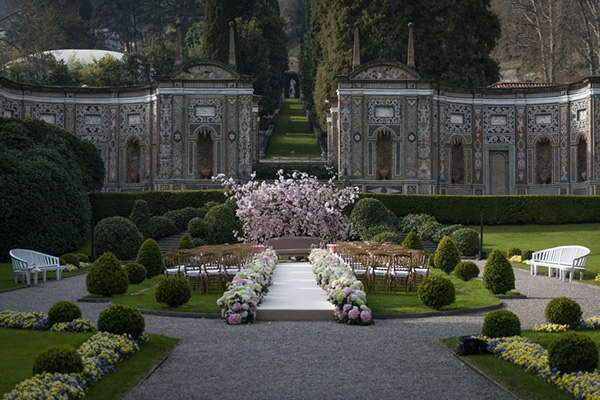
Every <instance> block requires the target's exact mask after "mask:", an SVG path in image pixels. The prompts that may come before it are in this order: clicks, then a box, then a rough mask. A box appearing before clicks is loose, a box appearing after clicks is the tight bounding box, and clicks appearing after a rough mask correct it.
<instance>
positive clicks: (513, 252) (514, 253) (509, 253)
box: [506, 247, 522, 258]
mask: <svg viewBox="0 0 600 400" xmlns="http://www.w3.org/2000/svg"><path fill="white" fill-rule="evenodd" d="M521 254H522V252H521V249H519V248H518V247H513V248H511V249H508V251H507V252H506V258H511V257H512V256H520V255H521Z"/></svg>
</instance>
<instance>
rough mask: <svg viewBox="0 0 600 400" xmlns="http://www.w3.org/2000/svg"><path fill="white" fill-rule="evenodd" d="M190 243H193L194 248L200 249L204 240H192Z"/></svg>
mask: <svg viewBox="0 0 600 400" xmlns="http://www.w3.org/2000/svg"><path fill="white" fill-rule="evenodd" d="M192 242H193V243H194V247H200V246H204V245H205V244H206V243H204V240H202V239H200V238H192Z"/></svg>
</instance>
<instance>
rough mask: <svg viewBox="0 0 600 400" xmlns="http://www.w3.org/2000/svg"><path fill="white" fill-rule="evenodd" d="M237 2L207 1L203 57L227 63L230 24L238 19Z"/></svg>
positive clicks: (203, 33)
mask: <svg viewBox="0 0 600 400" xmlns="http://www.w3.org/2000/svg"><path fill="white" fill-rule="evenodd" d="M235 5H236V1H235V0H206V6H205V8H204V30H203V32H202V51H201V54H202V57H203V58H208V59H211V60H217V61H221V62H224V63H227V59H228V52H229V22H231V21H233V20H234V19H235V17H236V7H235Z"/></svg>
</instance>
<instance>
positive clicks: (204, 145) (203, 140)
mask: <svg viewBox="0 0 600 400" xmlns="http://www.w3.org/2000/svg"><path fill="white" fill-rule="evenodd" d="M195 135H196V138H197V139H196V163H195V164H196V165H195V168H194V177H195V178H198V179H210V177H211V176H212V175H213V174H214V173H215V171H214V143H213V136H214V132H213V130H212V129H211V128H208V127H202V128H198V129H197V130H196V132H195Z"/></svg>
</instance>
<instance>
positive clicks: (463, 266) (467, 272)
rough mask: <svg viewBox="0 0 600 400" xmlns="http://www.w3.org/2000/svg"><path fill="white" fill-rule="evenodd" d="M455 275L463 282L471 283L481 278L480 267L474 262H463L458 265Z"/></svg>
mask: <svg viewBox="0 0 600 400" xmlns="http://www.w3.org/2000/svg"><path fill="white" fill-rule="evenodd" d="M454 275H456V277H457V278H459V279H462V280H463V281H465V282H466V281H470V280H471V279H473V278H476V277H477V276H479V267H478V266H477V265H476V264H475V263H474V262H472V261H463V262H459V263H458V264H456V268H454Z"/></svg>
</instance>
